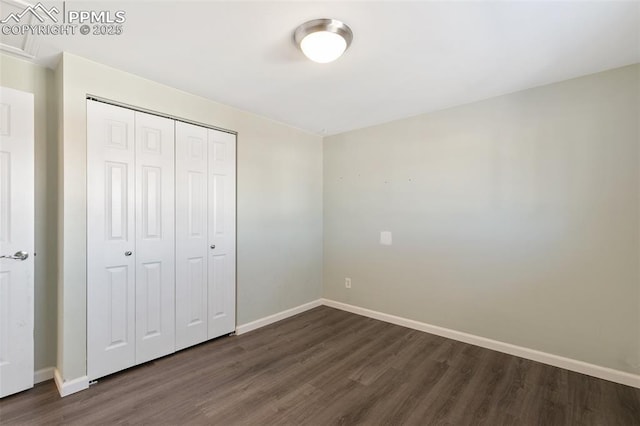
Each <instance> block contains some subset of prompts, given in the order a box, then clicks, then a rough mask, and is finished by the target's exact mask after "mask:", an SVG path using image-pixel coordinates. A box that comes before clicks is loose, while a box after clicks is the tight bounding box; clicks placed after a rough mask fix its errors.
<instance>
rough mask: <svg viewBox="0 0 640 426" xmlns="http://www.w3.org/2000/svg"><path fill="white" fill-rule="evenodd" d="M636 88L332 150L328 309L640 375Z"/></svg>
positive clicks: (610, 77)
mask: <svg viewBox="0 0 640 426" xmlns="http://www.w3.org/2000/svg"><path fill="white" fill-rule="evenodd" d="M639 74H640V67H639V66H638V65H634V66H628V67H624V68H620V69H615V70H611V71H607V72H603V73H599V74H594V75H590V76H586V77H582V78H577V79H573V80H569V81H565V82H561V83H557V84H552V85H548V86H544V87H539V88H535V89H531V90H526V91H522V92H518V93H513V94H510V95H506V96H502V97H498V98H494V99H489V100H485V101H482V102H477V103H473V104H469V105H465V106H460V107H456V108H451V109H447V110H444V111H440V112H434V113H430V114H425V115H421V116H418V117H413V118H408V119H404V120H400V121H395V122H392V123H388V124H383V125H379V126H375V127H370V128H365V129H362V130H357V131H352V132H348V133H344V134H340V135H337V136H332V137H327V138H325V140H324V295H325V297H327V298H330V299H334V300H337V301H341V302H346V303H350V304H353V305H356V306H360V307H365V308H369V309H373V310H377V311H381V312H385V313H389V314H393V315H398V316H402V317H406V318H410V319H414V320H418V321H422V322H426V323H430V324H434V325H438V326H443V327H447V328H451V329H454V330H459V331H463V332H467V333H472V334H475V335H478V336H483V337H487V338H491V339H496V340H499V341H503V342H508V343H512V344H516V345H521V346H524V347H528V348H533V349H537V350H541V351H544V352H549V353H552V354H557V355H561V356H565V357H569V358H573V359H577V360H582V361H586V362H589V363H593V364H597V365H600V366H605V367H610V368H614V369H619V370H623V371H628V372H635V373H639V372H640V365H639V364H640V349H639V345H640V341H639V340H640V276H639V267H640V262H639V260H640V250H639V243H640V233H639V232H640V227H639V221H640V216H639V213H640V212H639V203H640V197H639V175H638V172H639V156H638V155H639V149H638V145H639V130H638V126H639V117H640V112H639V104H640V94H639V92H640V76H639ZM425 96H428V93H425ZM363 113H366V112H363ZM380 231H392V233H393V245H392V246H382V245H380V244H379V243H378V240H379V233H380ZM345 277H350V278H352V280H353V283H352V288H351V289H350V290H347V289H345V287H344V278H345Z"/></svg>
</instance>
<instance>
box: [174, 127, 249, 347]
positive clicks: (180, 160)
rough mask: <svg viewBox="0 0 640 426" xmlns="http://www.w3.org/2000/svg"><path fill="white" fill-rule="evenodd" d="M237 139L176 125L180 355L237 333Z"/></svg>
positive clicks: (177, 274) (177, 343) (203, 129)
mask: <svg viewBox="0 0 640 426" xmlns="http://www.w3.org/2000/svg"><path fill="white" fill-rule="evenodd" d="M235 175H236V137H235V135H232V134H229V133H225V132H221V131H218V130H213V129H206V128H203V127H200V126H195V125H192V124H188V123H183V122H176V349H183V348H186V347H188V346H192V345H195V344H197V343H201V342H204V341H205V340H207V339H212V338H214V337H218V336H222V335H224V334H228V333H231V332H233V331H234V330H235V307H236V305H235V304H236V293H235V282H236V276H235V274H236V272H235V271H236V260H235V252H236V247H235V230H236V213H235V205H236V181H235Z"/></svg>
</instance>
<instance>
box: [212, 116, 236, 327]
mask: <svg viewBox="0 0 640 426" xmlns="http://www.w3.org/2000/svg"><path fill="white" fill-rule="evenodd" d="M208 136H209V197H208V198H209V208H208V214H209V243H210V250H209V259H208V265H209V275H208V277H209V288H208V293H209V304H208V316H209V327H208V328H209V335H208V337H209V339H212V338H214V337H218V336H222V335H224V334H228V333H231V332H232V331H234V330H235V327H236V136H235V135H232V134H229V133H225V132H221V131H218V130H213V129H209V135H208Z"/></svg>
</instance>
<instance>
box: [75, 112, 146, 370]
mask: <svg viewBox="0 0 640 426" xmlns="http://www.w3.org/2000/svg"><path fill="white" fill-rule="evenodd" d="M134 158H135V141H134V112H133V111H131V110H128V109H124V108H118V107H115V106H112V105H107V104H104V103H100V102H95V101H87V375H88V377H89V379H90V380H93V379H96V378H99V377H102V376H106V375H108V374H111V373H113V372H116V371H119V370H123V369H125V368H128V367H131V366H133V365H134V363H135V252H134V250H135V226H134V220H135V218H134V210H135V207H134V203H135V199H134V179H135V175H134V167H135V163H134Z"/></svg>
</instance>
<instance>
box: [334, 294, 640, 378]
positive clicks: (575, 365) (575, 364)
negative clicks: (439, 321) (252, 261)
mask: <svg viewBox="0 0 640 426" xmlns="http://www.w3.org/2000/svg"><path fill="white" fill-rule="evenodd" d="M322 304H323V305H326V306H329V307H332V308H336V309H340V310H343V311H347V312H351V313H354V314H358V315H362V316H365V317H369V318H373V319H377V320H380V321H384V322H388V323H391V324H396V325H400V326H403V327H407V328H412V329H414V330H419V331H424V332H426V333H431V334H435V335H437V336H442V337H447V338H449V339H453V340H458V341H460V342H464V343H469V344H472V345H476V346H480V347H483V348H487V349H492V350H494V351H498V352H504V353H506V354H509V355H515V356H519V357H521V358H526V359H530V360H532V361H538V362H541V363H543V364H549V365H553V366H554V367H560V368H564V369H565V370H571V371H575V372H578V373H582V374H586V375H589V376H593V377H597V378H599V379H604V380H609V381H611V382H615V383H621V384H623V385H627V386H633V387H635V388H640V375H638V374H633V373H627V372H625V371H620V370H614V369H612V368H607V367H601V366H599V365H595V364H589V363H587V362H583V361H578V360H575V359H571V358H565V357H562V356H559V355H553V354H550V353H547V352H542V351H538V350H535V349H529V348H525V347H522V346H517V345H512V344H510V343H505V342H500V341H498V340H493V339H487V338H485V337H480V336H476V335H473V334H469V333H463V332H461V331H456V330H452V329H449V328H444V327H439V326H436V325H431V324H426V323H423V322H419V321H414V320H411V319H407V318H402V317H398V316H395V315H389V314H385V313H382V312H378V311H373V310H371V309H366V308H361V307H359V306H354V305H349V304H346V303H342V302H337V301H335V300H330V299H322Z"/></svg>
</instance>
